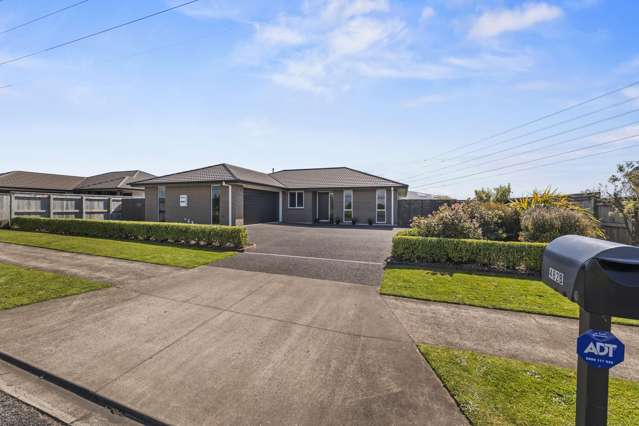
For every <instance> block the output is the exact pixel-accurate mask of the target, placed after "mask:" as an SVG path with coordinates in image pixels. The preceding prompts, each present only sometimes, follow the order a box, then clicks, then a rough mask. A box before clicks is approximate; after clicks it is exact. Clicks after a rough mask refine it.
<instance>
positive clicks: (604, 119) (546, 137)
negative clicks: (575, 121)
mask: <svg viewBox="0 0 639 426" xmlns="http://www.w3.org/2000/svg"><path fill="white" fill-rule="evenodd" d="M635 112H639V108H635V109H632V110H629V111H624V112H622V113H619V114H615V115H612V116H609V117H605V118H602V119H599V120H596V121H591V122H588V123H586V124H582V125H580V126H577V127H573V128H571V129H568V130H562V131H561V132H558V133H553V134H552V135H548V136H544V137H542V138H538V139H533V140H532V141H528V142H525V143H522V144H519V145H517V146H513V147H510V148H504V149H501V150H499V151H494V152H491V153H488V154H482V155H479V156H476V157H473V158H470V159H468V160H466V161H461V162H458V163H456V164H454V165H462V166H463V165H464V164H467V163H472V162H473V161H476V160H479V159H484V158H486V157H490V156H492V155H496V154H501V153H502V152H507V151H511V150H513V149H517V148H521V147H523V146H528V145H532V144H535V143H537V142H542V141H545V140H548V139H552V138H555V137H557V136H562V135H565V134H567V133H572V132H575V131H577V130H583V129H585V128H588V127H592V126H595V125H597V124H601V123H604V122H606V121H610V120H615V119H617V118H621V117H624V116H626V115H629V114H633V113H635ZM449 167H451V165H447V166H445V167H440V168H438V169H434V170H430V171H428V172H425V173H423V174H422V175H421V176H420V177H427V176H430V175H432V174H433V173H436V172H438V171H442V170H446V169H448V168H449ZM405 180H406V179H405Z"/></svg>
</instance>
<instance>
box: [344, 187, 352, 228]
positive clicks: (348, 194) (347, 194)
mask: <svg viewBox="0 0 639 426" xmlns="http://www.w3.org/2000/svg"><path fill="white" fill-rule="evenodd" d="M352 220H353V191H352V190H350V189H347V190H346V191H344V222H350V221H352Z"/></svg>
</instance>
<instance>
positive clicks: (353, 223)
mask: <svg viewBox="0 0 639 426" xmlns="http://www.w3.org/2000/svg"><path fill="white" fill-rule="evenodd" d="M351 225H353V226H355V225H357V218H356V217H352V218H351Z"/></svg>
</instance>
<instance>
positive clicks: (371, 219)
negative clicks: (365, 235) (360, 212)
mask: <svg viewBox="0 0 639 426" xmlns="http://www.w3.org/2000/svg"><path fill="white" fill-rule="evenodd" d="M368 226H373V218H372V217H369V218H368Z"/></svg>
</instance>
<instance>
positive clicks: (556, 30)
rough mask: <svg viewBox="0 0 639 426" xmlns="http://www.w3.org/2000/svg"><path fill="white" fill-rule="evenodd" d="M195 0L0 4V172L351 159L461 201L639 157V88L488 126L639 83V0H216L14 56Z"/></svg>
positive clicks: (287, 164) (580, 179) (559, 180)
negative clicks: (475, 192) (475, 193)
mask: <svg viewBox="0 0 639 426" xmlns="http://www.w3.org/2000/svg"><path fill="white" fill-rule="evenodd" d="M184 1H185V0H136V1H107V0H89V1H85V2H83V3H82V4H79V5H77V6H76V7H72V8H70V9H68V10H66V11H64V12H62V13H58V14H55V15H53V16H50V17H48V18H46V19H42V20H39V21H37V22H34V23H33V24H30V25H26V26H24V27H21V28H18V29H15V30H12V31H8V32H3V31H5V30H7V29H11V28H12V27H14V26H16V25H20V24H22V23H24V22H27V21H29V20H31V19H34V18H36V17H39V16H42V15H45V14H47V13H49V12H52V11H54V10H57V9H60V8H63V7H66V6H69V5H71V4H74V3H77V2H78V0H46V1H45V0H30V1H28V2H24V1H18V0H2V1H0V172H4V171H10V170H30V171H40V172H48V173H61V174H70V175H79V176H87V175H93V174H97V173H102V172H107V171H112V170H129V169H141V170H144V171H147V172H150V173H153V174H156V175H162V174H168V173H173V172H177V171H183V170H188V169H193V168H198V167H204V166H208V165H212V164H218V163H222V162H226V163H231V164H236V165H240V166H243V167H248V168H253V169H256V170H261V171H265V172H270V171H271V170H272V169H275V170H280V169H290V168H306V167H329V166H350V167H353V168H356V169H360V170H364V171H367V172H370V173H374V174H379V175H383V176H385V177H388V178H390V179H394V180H399V181H402V182H406V183H408V184H409V185H410V188H411V189H414V190H417V191H421V192H426V193H432V194H445V195H449V196H452V197H458V198H464V197H468V196H471V195H472V192H473V190H474V189H476V188H479V187H489V186H490V187H493V186H497V185H499V184H502V183H510V184H511V185H512V188H513V192H514V194H515V195H525V194H527V193H529V192H530V191H532V190H533V189H535V188H545V187H547V186H550V187H552V188H556V189H558V190H559V191H561V192H565V193H571V192H578V191H582V190H585V189H591V188H595V187H596V186H597V185H598V184H599V183H603V182H605V181H606V179H607V178H608V176H609V175H610V174H611V173H612V172H613V171H614V166H615V164H617V163H619V162H621V161H625V160H633V159H636V158H637V156H638V154H639V137H636V136H635V135H639V112H637V111H633V110H634V109H639V101H638V100H637V99H639V85H634V86H629V87H626V88H625V89H623V90H619V91H616V92H614V93H612V94H610V95H608V96H604V97H602V98H600V99H597V100H596V101H593V102H589V103H587V104H585V105H582V106H580V107H577V108H573V109H570V110H568V111H565V112H563V113H561V114H557V115H554V116H552V117H549V118H546V119H543V120H540V121H538V122H535V123H533V124H531V125H528V126H524V127H521V128H518V129H516V130H512V131H510V132H506V133H503V134H502V135H500V136H495V137H492V138H490V136H492V135H495V134H498V133H502V132H504V131H505V130H508V129H511V128H512V127H516V126H518V125H520V124H522V123H526V122H528V121H531V120H534V119H536V118H538V117H541V116H544V115H547V114H549V113H552V112H554V111H557V110H561V109H563V108H565V107H568V106H571V105H574V104H577V103H579V102H581V101H584V100H587V99H589V98H592V97H595V96H597V95H600V94H603V93H606V92H609V91H612V90H614V89H618V88H622V87H625V86H627V85H629V84H630V83H633V82H634V81H637V80H639V44H637V42H636V41H637V40H639V26H637V24H636V23H637V17H638V16H639V2H635V1H622V0H610V1H605V0H549V1H530V2H518V1H504V0H482V1H474V0H432V1H427V0H424V1H417V0H411V1H399V0H352V1H346V0H305V1H283V0H273V1H269V2H264V1H252V0H229V1H226V0H200V1H199V2H196V3H194V4H192V5H189V6H186V7H183V8H180V9H176V10H174V11H171V12H168V13H165V14H162V15H159V16H156V17H153V18H151V19H147V20H144V21H141V22H138V23H136V24H133V25H130V26H127V27H123V28H120V29H118V30H115V31H111V32H108V33H105V34H102V35H100V36H98V37H94V38H90V39H87V40H83V41H81V42H78V43H75V44H72V45H68V46H66V47H63V48H60V49H56V50H52V51H49V52H46V53H43V54H38V55H35V56H32V57H29V58H26V59H24V60H20V61H16V62H12V63H8V64H1V63H2V62H4V61H7V60H11V59H13V58H16V57H20V56H22V55H25V54H28V53H31V52H35V51H39V50H41V49H44V48H47V47H50V46H54V45H57V44H59V43H63V42H66V41H68V40H72V39H75V38H77V37H81V36H83V35H85V34H89V33H93V32H95V31H99V30H101V29H104V28H108V27H111V26H113V25H117V24H120V23H122V22H126V21H129V20H132V19H135V18H138V17H141V16H145V15H148V14H150V13H153V12H156V11H159V10H162V9H165V8H167V7H171V6H175V5H178V4H180V3H181V2H184ZM635 98H637V99H635ZM617 116H618V117H617ZM613 117H616V118H613ZM635 122H636V123H635ZM573 129H576V130H573ZM608 130H610V131H608ZM592 133H598V134H595V135H592V136H591V134H592ZM487 137H489V138H488V139H485V138H487ZM482 139H485V140H483V141H482ZM478 141H481V142H478ZM592 145H596V146H594V147H593V146H592ZM568 151H571V152H568ZM584 156H588V157H585V158H578V157H584Z"/></svg>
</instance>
